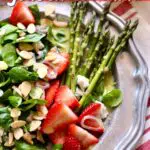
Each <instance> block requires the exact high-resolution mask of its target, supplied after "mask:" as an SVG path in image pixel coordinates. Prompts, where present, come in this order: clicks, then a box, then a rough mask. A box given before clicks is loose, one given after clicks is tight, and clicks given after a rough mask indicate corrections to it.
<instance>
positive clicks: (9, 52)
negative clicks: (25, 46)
mask: <svg viewBox="0 0 150 150" xmlns="http://www.w3.org/2000/svg"><path fill="white" fill-rule="evenodd" d="M2 59H3V61H5V62H6V63H7V65H8V66H10V67H13V66H14V65H15V61H16V59H17V54H16V48H15V46H14V45H12V44H6V45H5V46H4V47H3V49H2Z"/></svg>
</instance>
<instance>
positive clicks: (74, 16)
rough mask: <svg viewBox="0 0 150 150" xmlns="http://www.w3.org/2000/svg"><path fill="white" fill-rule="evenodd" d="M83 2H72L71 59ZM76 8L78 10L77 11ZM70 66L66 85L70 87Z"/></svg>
mask: <svg viewBox="0 0 150 150" xmlns="http://www.w3.org/2000/svg"><path fill="white" fill-rule="evenodd" d="M81 4H82V3H81V2H79V3H77V2H72V5H71V7H72V9H71V18H70V20H71V21H70V50H69V53H70V60H71V58H72V50H73V47H74V39H75V27H76V24H77V23H76V22H77V17H78V15H79V11H80V7H81ZM75 9H76V11H75ZM70 74H71V73H70V66H69V69H68V70H67V73H66V81H65V82H66V85H68V87H70V81H71V77H70Z"/></svg>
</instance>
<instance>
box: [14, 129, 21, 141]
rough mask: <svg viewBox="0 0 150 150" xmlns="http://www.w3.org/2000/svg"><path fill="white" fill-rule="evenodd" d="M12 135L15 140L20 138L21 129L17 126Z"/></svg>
mask: <svg viewBox="0 0 150 150" xmlns="http://www.w3.org/2000/svg"><path fill="white" fill-rule="evenodd" d="M14 137H15V139H16V140H19V139H20V138H22V137H23V129H21V128H17V129H15V130H14Z"/></svg>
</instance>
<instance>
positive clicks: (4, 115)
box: [0, 107, 12, 130]
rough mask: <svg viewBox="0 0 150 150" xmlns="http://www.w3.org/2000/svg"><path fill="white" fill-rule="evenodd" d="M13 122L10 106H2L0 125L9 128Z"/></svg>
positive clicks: (0, 109)
mask: <svg viewBox="0 0 150 150" xmlns="http://www.w3.org/2000/svg"><path fill="white" fill-rule="evenodd" d="M11 122H12V119H11V116H10V111H9V108H8V107H1V108H0V127H2V128H4V129H5V130H8V129H9V127H10V124H11Z"/></svg>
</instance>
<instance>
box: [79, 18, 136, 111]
mask: <svg viewBox="0 0 150 150" xmlns="http://www.w3.org/2000/svg"><path fill="white" fill-rule="evenodd" d="M137 24H138V22H137V21H136V22H135V23H134V25H133V26H132V27H131V28H130V29H129V30H128V31H126V36H125V37H124V38H123V39H122V40H121V43H120V44H119V45H118V46H117V47H116V44H117V42H118V40H117V41H116V43H115V44H114V45H113V46H112V47H111V48H110V49H109V51H108V52H107V54H106V55H105V56H104V57H103V61H102V63H101V65H100V67H99V69H98V70H97V72H96V74H95V76H94V78H93V79H92V81H91V83H90V85H89V87H88V88H87V90H86V92H85V94H84V95H83V96H82V98H81V100H80V108H82V105H83V103H84V102H85V101H86V100H87V98H88V97H89V95H90V94H91V93H92V91H93V89H94V87H95V85H96V83H97V81H98V80H99V79H100V77H101V76H102V73H103V70H104V69H105V67H107V64H108V63H109V60H110V59H111V56H112V54H113V53H114V56H112V61H113V62H114V60H115V58H116V56H117V54H118V53H119V52H120V51H121V49H122V47H124V46H125V44H126V43H127V40H128V39H129V38H130V36H131V35H132V33H133V32H134V30H135V29H136V27H137ZM115 51H116V52H115ZM111 64H112V63H111Z"/></svg>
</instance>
